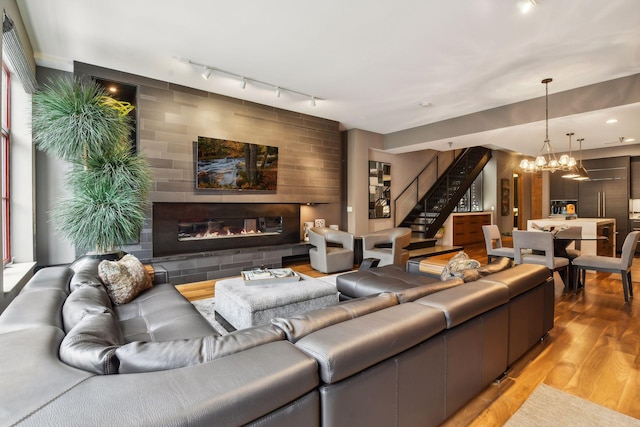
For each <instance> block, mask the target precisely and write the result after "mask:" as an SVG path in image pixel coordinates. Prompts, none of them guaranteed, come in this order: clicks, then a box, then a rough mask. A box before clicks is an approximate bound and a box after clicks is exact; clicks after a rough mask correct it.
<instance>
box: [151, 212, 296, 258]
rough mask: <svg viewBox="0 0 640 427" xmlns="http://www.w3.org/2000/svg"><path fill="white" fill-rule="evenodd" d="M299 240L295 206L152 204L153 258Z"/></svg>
mask: <svg viewBox="0 0 640 427" xmlns="http://www.w3.org/2000/svg"><path fill="white" fill-rule="evenodd" d="M299 240H300V206H299V205H298V204H282V203H278V204H275V203H274V204H272V203H154V204H153V256H154V257H160V256H168V255H177V254H185V253H194V252H209V251H217V250H223V249H236V248H247V247H252V246H266V245H276V244H283V243H296V242H298V241H299Z"/></svg>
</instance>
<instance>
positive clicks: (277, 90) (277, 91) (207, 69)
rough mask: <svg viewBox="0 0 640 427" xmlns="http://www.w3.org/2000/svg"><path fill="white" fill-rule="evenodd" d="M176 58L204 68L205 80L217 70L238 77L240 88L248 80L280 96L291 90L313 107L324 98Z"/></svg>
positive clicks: (243, 86) (217, 72)
mask: <svg viewBox="0 0 640 427" xmlns="http://www.w3.org/2000/svg"><path fill="white" fill-rule="evenodd" d="M176 59H177V60H178V61H180V62H184V63H187V64H190V65H194V66H196V67H200V68H201V69H202V70H204V71H203V72H202V78H203V79H205V80H207V79H208V78H209V77H210V76H211V73H212V72H214V71H215V72H216V74H226V75H227V76H231V77H233V78H236V79H238V81H239V82H240V88H242V89H245V88H246V87H247V82H248V83H251V84H252V86H263V87H270V88H272V89H273V90H274V91H275V94H276V97H278V98H280V95H281V94H282V92H289V93H292V94H296V95H300V96H302V97H305V98H307V99H309V103H310V104H311V106H312V107H315V106H316V101H322V100H323V99H322V98H318V97H317V96H314V95H311V94H308V93H304V92H300V91H298V90H295V89H289V88H286V87H283V86H280V85H275V84H273V83H267V82H265V81H263V80H258V79H254V78H251V77H246V76H243V75H242V74H236V73H233V72H231V71H226V70H223V69H220V68H217V67H212V66H210V65H206V64H200V63H198V62H194V61H191V60H190V59H186V58H176Z"/></svg>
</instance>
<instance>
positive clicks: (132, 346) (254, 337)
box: [115, 325, 284, 374]
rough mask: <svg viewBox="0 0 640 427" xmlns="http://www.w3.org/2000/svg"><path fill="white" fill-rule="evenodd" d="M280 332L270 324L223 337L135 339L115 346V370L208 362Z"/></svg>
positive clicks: (147, 369) (274, 338)
mask: <svg viewBox="0 0 640 427" xmlns="http://www.w3.org/2000/svg"><path fill="white" fill-rule="evenodd" d="M283 339H284V333H283V332H282V331H281V330H280V329H278V328H276V327H274V326H271V325H264V326H258V327H255V328H247V329H242V330H239V331H235V332H233V333H230V334H228V335H224V336H213V335H209V336H206V337H201V338H192V339H183V340H172V341H162V342H144V341H135V342H131V343H128V344H125V345H123V346H121V347H120V348H118V349H117V350H116V351H115V353H116V355H117V357H118V360H119V361H120V368H119V373H121V374H131V373H139V372H150V371H163V370H168V369H177V368H184V367H185V366H191V365H196V364H199V363H206V362H211V361H212V360H215V359H219V358H221V357H224V356H228V355H231V354H234V353H238V352H240V351H243V350H246V349H249V348H253V347H257V346H260V345H263V344H267V343H270V342H275V341H282V340H283Z"/></svg>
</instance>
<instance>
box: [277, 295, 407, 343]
mask: <svg viewBox="0 0 640 427" xmlns="http://www.w3.org/2000/svg"><path fill="white" fill-rule="evenodd" d="M396 304H398V300H397V298H396V297H395V295H393V294H390V293H382V294H380V295H374V296H370V297H362V298H358V299H353V300H349V301H344V302H342V303H340V304H336V305H330V306H327V307H323V308H319V309H316V310H310V311H307V312H305V313H302V314H298V315H295V316H291V317H287V318H282V317H277V318H275V319H271V323H272V324H273V325H275V326H276V327H278V328H280V329H282V331H283V332H284V333H285V335H286V336H287V340H289V341H290V342H292V343H295V342H297V341H298V340H299V339H301V338H303V337H305V336H307V335H309V334H310V333H312V332H314V331H317V330H319V329H322V328H326V327H327V326H331V325H335V324H336V323H339V322H344V321H345V320H349V319H353V318H356V317H360V316H363V315H365V314H368V313H371V312H374V311H377V310H382V309H383V308H387V307H391V306H393V305H396Z"/></svg>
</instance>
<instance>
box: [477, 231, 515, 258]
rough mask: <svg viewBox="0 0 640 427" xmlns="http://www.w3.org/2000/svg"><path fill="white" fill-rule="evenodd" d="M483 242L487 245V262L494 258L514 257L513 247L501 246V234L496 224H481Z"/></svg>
mask: <svg viewBox="0 0 640 427" xmlns="http://www.w3.org/2000/svg"><path fill="white" fill-rule="evenodd" d="M482 234H484V244H485V246H486V247H487V262H488V263H491V261H493V259H494V258H501V257H507V258H511V259H514V257H515V255H514V253H515V252H514V250H513V248H509V247H504V246H502V236H501V235H500V229H499V228H498V226H497V225H495V224H491V225H483V226H482Z"/></svg>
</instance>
